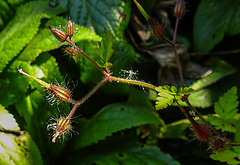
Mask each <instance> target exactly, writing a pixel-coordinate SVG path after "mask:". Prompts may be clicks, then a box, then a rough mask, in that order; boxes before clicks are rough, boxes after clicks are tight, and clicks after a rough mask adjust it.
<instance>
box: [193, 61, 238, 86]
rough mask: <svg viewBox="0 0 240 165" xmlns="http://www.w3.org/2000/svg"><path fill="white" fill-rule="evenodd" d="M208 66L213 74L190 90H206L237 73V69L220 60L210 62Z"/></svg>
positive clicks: (199, 81)
mask: <svg viewBox="0 0 240 165" xmlns="http://www.w3.org/2000/svg"><path fill="white" fill-rule="evenodd" d="M206 65H207V66H208V67H210V68H211V72H210V73H209V74H208V75H207V76H206V77H204V78H201V79H199V80H198V81H196V82H194V83H193V84H192V85H191V86H190V88H192V89H194V90H195V91H197V90H200V89H202V88H205V87H207V86H209V85H211V84H213V83H215V82H217V81H219V80H220V79H222V78H224V77H226V76H228V75H231V74H233V73H235V72H236V69H235V68H233V67H232V66H231V65H230V64H228V63H227V62H225V61H223V60H221V59H219V58H215V59H213V60H210V61H208V62H207V64H206Z"/></svg>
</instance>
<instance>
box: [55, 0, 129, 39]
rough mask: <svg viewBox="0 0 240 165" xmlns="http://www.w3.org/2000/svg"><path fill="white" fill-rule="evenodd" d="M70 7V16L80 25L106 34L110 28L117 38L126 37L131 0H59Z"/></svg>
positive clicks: (102, 34)
mask: <svg viewBox="0 0 240 165" xmlns="http://www.w3.org/2000/svg"><path fill="white" fill-rule="evenodd" d="M55 2H57V3H59V4H60V5H62V6H64V7H66V8H68V11H69V16H70V17H71V19H72V20H73V21H75V22H77V23H78V24H79V25H84V26H86V27H88V28H89V29H90V28H91V29H92V30H94V31H95V32H96V33H97V34H99V35H100V36H104V34H106V33H107V32H108V31H109V30H111V32H112V34H113V36H114V37H116V39H118V38H124V30H125V28H126V27H127V25H128V21H129V18H130V12H131V1H122V0H114V1H113V0H98V1H96V0H87V1H86V0H78V1H75V0H70V1H65V0H57V1H55Z"/></svg>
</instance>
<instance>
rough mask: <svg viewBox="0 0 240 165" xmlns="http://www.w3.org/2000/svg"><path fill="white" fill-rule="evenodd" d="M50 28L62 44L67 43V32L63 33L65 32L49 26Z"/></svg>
mask: <svg viewBox="0 0 240 165" xmlns="http://www.w3.org/2000/svg"><path fill="white" fill-rule="evenodd" d="M48 27H49V29H50V30H51V32H52V34H53V35H54V36H55V37H56V38H57V39H58V40H59V41H61V42H65V41H66V39H67V35H66V33H65V32H63V31H61V30H59V29H55V28H53V27H51V26H49V25H48Z"/></svg>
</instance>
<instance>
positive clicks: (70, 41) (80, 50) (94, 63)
mask: <svg viewBox="0 0 240 165" xmlns="http://www.w3.org/2000/svg"><path fill="white" fill-rule="evenodd" d="M66 41H67V42H68V43H69V44H71V45H72V46H73V47H74V48H75V49H77V50H78V51H79V53H80V54H82V55H83V56H84V57H86V58H87V59H88V60H89V61H90V62H91V63H92V64H93V65H95V66H96V67H97V68H98V69H99V70H100V71H101V72H102V73H103V74H104V75H105V76H109V74H108V73H107V72H106V71H105V70H103V69H102V68H101V67H100V66H99V65H98V64H97V63H96V62H94V61H93V60H92V59H91V58H90V57H89V56H88V55H87V54H86V53H84V52H83V51H82V49H80V48H79V47H78V46H77V45H76V44H75V43H74V42H72V40H68V39H67V40H66Z"/></svg>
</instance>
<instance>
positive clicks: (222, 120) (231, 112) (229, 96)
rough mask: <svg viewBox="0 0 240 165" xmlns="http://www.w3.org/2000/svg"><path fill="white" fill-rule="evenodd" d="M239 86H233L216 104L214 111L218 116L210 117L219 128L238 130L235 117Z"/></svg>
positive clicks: (212, 122) (211, 121)
mask: <svg viewBox="0 0 240 165" xmlns="http://www.w3.org/2000/svg"><path fill="white" fill-rule="evenodd" d="M237 99H238V96H237V87H232V88H231V89H230V90H228V91H227V93H225V94H224V95H223V96H222V97H220V98H219V101H218V102H216V103H215V105H214V111H215V113H216V114H217V115H218V117H210V116H209V117H210V118H209V121H210V123H211V124H213V125H215V126H216V128H217V129H221V130H222V131H228V132H236V128H235V126H234V124H235V121H234V120H233V117H234V116H235V115H236V114H237V111H238V110H237V107H238V103H239V102H238V101H237Z"/></svg>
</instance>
